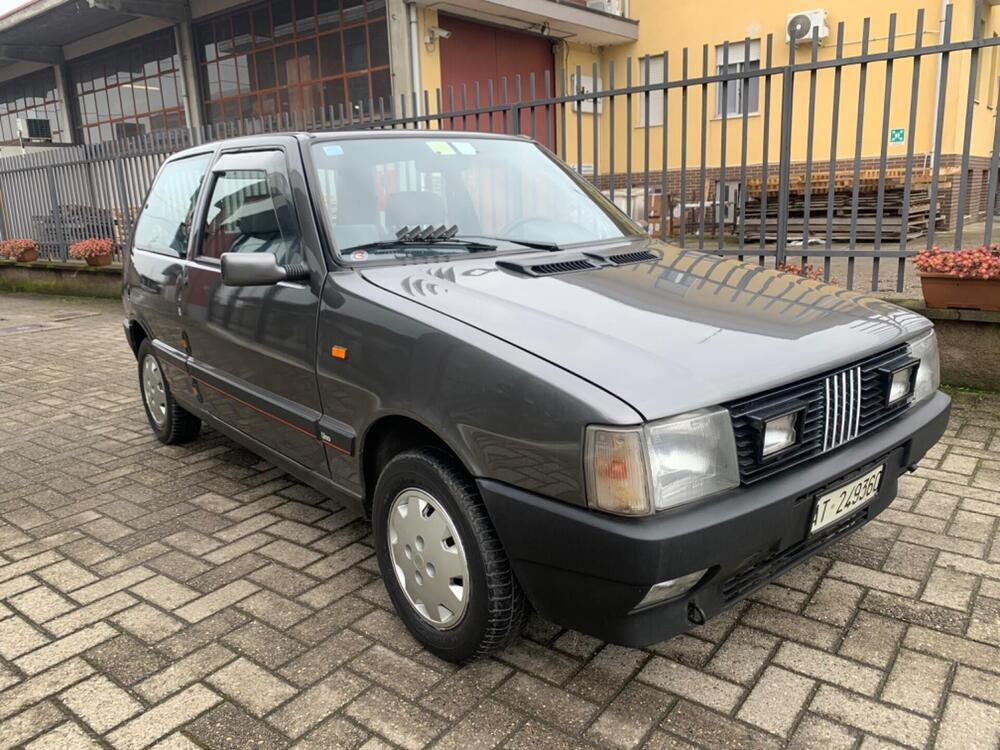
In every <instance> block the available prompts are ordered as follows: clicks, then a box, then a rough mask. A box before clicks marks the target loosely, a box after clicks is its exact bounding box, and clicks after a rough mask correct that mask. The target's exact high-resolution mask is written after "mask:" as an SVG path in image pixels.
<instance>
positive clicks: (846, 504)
mask: <svg viewBox="0 0 1000 750" xmlns="http://www.w3.org/2000/svg"><path fill="white" fill-rule="evenodd" d="M884 472H885V464H882V465H881V466H879V467H878V468H876V469H872V470H871V471H869V472H868V473H867V474H865V475H864V476H863V477H858V478H857V479H855V480H854V481H853V482H848V483H847V484H845V485H844V486H843V487H838V488H837V489H835V490H833V492H827V493H826V494H825V495H820V497H819V499H818V500H817V501H816V509H815V510H814V511H813V518H812V526H810V527H809V533H810V534H815V533H816V532H817V531H819V530H820V529H822V528H825V527H826V526H829V525H830V524H831V523H833V522H834V521H837V520H838V519H840V518H843V517H844V516H848V515H850V514H851V513H853V512H854V511H856V510H857V509H858V508H860V507H861V506H862V505H864V504H865V503H867V502H868V501H869V500H871V499H872V498H873V497H875V496H876V495H877V494H878V488H879V487H880V486H881V485H882V474H883V473H884Z"/></svg>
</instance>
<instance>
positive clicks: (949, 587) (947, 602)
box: [920, 568, 978, 612]
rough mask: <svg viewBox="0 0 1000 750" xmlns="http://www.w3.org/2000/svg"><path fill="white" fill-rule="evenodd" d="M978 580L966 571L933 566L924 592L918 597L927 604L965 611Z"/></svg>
mask: <svg viewBox="0 0 1000 750" xmlns="http://www.w3.org/2000/svg"><path fill="white" fill-rule="evenodd" d="M977 583H978V580H977V578H976V577H975V576H973V575H969V574H968V573H959V572H958V571H955V570H949V569H947V568H934V569H933V570H932V571H931V575H930V578H928V579H927V585H926V586H925V587H924V593H923V594H921V596H920V599H921V600H922V601H925V602H928V603H929V604H937V605H940V606H942V607H950V608H951V609H957V610H959V611H960V612H965V611H967V610H968V608H969V602H970V601H971V599H972V594H973V593H974V592H975V590H976V585H977Z"/></svg>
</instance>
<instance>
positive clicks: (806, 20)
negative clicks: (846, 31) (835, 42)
mask: <svg viewBox="0 0 1000 750" xmlns="http://www.w3.org/2000/svg"><path fill="white" fill-rule="evenodd" d="M814 30H815V32H814ZM817 32H818V36H819V38H820V40H823V39H826V38H827V37H828V36H830V27H829V26H827V24H826V11H825V10H823V9H822V8H820V9H818V10H804V11H802V12H801V13H790V14H789V15H788V18H787V19H786V20H785V41H786V42H788V44H812V39H813V33H817Z"/></svg>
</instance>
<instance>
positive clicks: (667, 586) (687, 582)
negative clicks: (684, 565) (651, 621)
mask: <svg viewBox="0 0 1000 750" xmlns="http://www.w3.org/2000/svg"><path fill="white" fill-rule="evenodd" d="M707 570H708V568H704V569H702V570H696V571H695V572H694V573H688V574H687V575H684V576H681V577H680V578H670V579H667V580H666V581H660V582H659V583H654V584H653V585H652V586H650V587H649V591H648V592H646V595H645V596H644V597H643V598H642V600H641V601H640V602H639V603H638V604H636V605H635V606H634V607H633V608H632V611H633V612H635V611H637V610H640V609H645V608H646V607H650V606H652V605H654V604H659V603H661V602H665V601H667V600H668V599H676V598H677V597H678V596H681V595H683V594H686V593H687V592H688V591H690V590H691V589H693V588H694V587H695V585H697V583H698V582H699V581H700V580H701V579H702V578H703V577H704V575H705V572H706V571H707Z"/></svg>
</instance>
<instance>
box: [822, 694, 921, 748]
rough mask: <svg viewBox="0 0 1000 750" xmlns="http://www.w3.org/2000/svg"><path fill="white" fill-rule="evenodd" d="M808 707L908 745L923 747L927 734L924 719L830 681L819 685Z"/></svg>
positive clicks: (863, 729)
mask: <svg viewBox="0 0 1000 750" xmlns="http://www.w3.org/2000/svg"><path fill="white" fill-rule="evenodd" d="M810 709H811V710H813V711H816V712H817V713H820V714H823V715H825V716H829V717H830V718H833V719H837V720H838V721H841V722H843V723H844V724H847V725H849V726H853V727H857V728H858V729H861V730H862V731H865V732H869V733H871V734H875V735H878V736H881V737H885V738H887V739H891V740H893V741H895V742H898V743H900V744H902V745H905V746H907V747H917V748H922V747H924V746H925V745H926V744H927V740H928V739H929V738H930V733H931V724H930V722H929V721H928V720H927V719H923V718H920V717H918V716H915V715H914V714H911V713H909V712H907V711H903V710H902V709H898V708H890V707H888V706H886V705H885V704H882V703H879V702H877V701H874V700H871V699H868V698H863V697H861V696H858V695H855V694H853V693H848V692H847V691H845V690H841V689H840V688H837V687H833V686H830V685H821V686H820V688H819V690H818V691H817V692H816V696H815V697H814V698H813V701H812V703H811V705H810Z"/></svg>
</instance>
